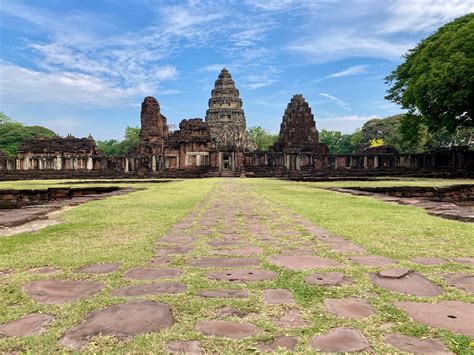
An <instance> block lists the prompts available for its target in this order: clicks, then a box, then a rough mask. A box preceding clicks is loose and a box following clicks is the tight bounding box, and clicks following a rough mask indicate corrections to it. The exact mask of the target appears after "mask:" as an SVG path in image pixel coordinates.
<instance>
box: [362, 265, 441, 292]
mask: <svg viewBox="0 0 474 355" xmlns="http://www.w3.org/2000/svg"><path fill="white" fill-rule="evenodd" d="M402 271H404V270H401V271H400V270H397V271H396V272H393V273H390V275H392V276H393V275H395V276H397V275H400V277H398V278H397V277H395V276H394V277H383V276H381V273H378V274H371V275H370V277H371V279H372V282H373V283H374V284H376V285H377V286H380V287H383V288H385V289H387V290H389V291H392V292H397V293H403V294H406V295H412V296H418V297H433V296H438V295H440V294H442V293H443V289H442V288H441V287H440V286H438V285H436V284H434V283H432V282H431V281H430V280H428V279H427V278H426V277H424V276H423V275H421V274H418V273H416V272H409V273H404V272H402ZM387 273H388V271H386V272H385V274H387Z"/></svg>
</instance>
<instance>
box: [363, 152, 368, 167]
mask: <svg viewBox="0 0 474 355" xmlns="http://www.w3.org/2000/svg"><path fill="white" fill-rule="evenodd" d="M367 166H368V164H367V155H366V156H364V169H367Z"/></svg>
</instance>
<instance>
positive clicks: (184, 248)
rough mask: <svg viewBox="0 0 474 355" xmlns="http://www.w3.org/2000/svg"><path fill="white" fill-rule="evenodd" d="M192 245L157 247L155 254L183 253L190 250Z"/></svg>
mask: <svg viewBox="0 0 474 355" xmlns="http://www.w3.org/2000/svg"><path fill="white" fill-rule="evenodd" d="M193 248H194V247H193V246H190V245H178V246H174V247H168V248H159V249H157V251H156V254H157V255H161V256H163V255H183V254H187V253H189V252H190V251H191V250H193Z"/></svg>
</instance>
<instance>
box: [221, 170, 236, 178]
mask: <svg viewBox="0 0 474 355" xmlns="http://www.w3.org/2000/svg"><path fill="white" fill-rule="evenodd" d="M221 177H235V173H234V172H233V171H232V170H222V171H221Z"/></svg>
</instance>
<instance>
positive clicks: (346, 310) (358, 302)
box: [323, 298, 374, 319]
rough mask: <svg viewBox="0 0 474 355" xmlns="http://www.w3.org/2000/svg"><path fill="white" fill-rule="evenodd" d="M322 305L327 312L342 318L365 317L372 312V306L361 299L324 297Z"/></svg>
mask: <svg viewBox="0 0 474 355" xmlns="http://www.w3.org/2000/svg"><path fill="white" fill-rule="evenodd" d="M323 302H324V306H325V307H326V310H327V311H328V312H329V313H332V314H334V315H336V316H339V317H344V318H354V319H359V318H366V317H369V316H371V315H373V314H374V309H373V308H372V306H371V305H370V304H369V303H368V302H367V301H366V300H363V299H359V298H346V299H328V298H327V299H325V300H324V301H323Z"/></svg>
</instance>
